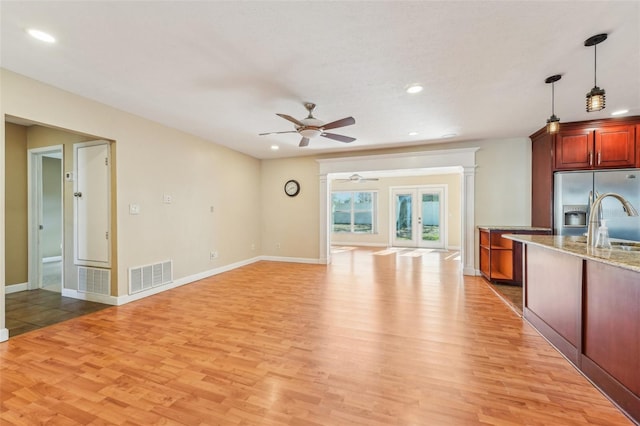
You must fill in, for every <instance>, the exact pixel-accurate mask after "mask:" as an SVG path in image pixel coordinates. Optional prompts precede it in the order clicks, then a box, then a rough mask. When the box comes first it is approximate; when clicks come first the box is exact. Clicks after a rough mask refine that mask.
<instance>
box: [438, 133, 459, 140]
mask: <svg viewBox="0 0 640 426" xmlns="http://www.w3.org/2000/svg"><path fill="white" fill-rule="evenodd" d="M456 136H458V134H457V133H445V134H444V135H442V136H440V137H441V138H442V139H448V138H455V137H456Z"/></svg>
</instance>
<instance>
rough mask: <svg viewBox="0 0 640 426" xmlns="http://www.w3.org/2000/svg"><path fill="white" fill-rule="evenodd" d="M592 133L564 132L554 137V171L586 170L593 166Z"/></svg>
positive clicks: (581, 130) (588, 131)
mask: <svg viewBox="0 0 640 426" xmlns="http://www.w3.org/2000/svg"><path fill="white" fill-rule="evenodd" d="M593 136H594V135H593V131H592V130H588V129H578V130H566V131H563V132H560V133H558V135H557V136H556V164H555V169H556V170H566V169H573V170H576V169H588V168H591V166H592V164H593Z"/></svg>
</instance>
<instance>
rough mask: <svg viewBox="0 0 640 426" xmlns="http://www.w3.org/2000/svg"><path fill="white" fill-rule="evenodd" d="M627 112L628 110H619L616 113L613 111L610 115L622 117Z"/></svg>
mask: <svg viewBox="0 0 640 426" xmlns="http://www.w3.org/2000/svg"><path fill="white" fill-rule="evenodd" d="M628 112H629V110H628V109H619V110H618V111H613V112H612V113H611V115H622V114H626V113H628Z"/></svg>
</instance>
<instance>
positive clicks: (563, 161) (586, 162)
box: [555, 125, 636, 170]
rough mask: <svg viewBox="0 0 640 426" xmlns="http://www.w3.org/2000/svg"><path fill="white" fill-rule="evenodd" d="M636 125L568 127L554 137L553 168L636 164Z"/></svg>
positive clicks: (564, 168)
mask: <svg viewBox="0 0 640 426" xmlns="http://www.w3.org/2000/svg"><path fill="white" fill-rule="evenodd" d="M635 127H636V126H633V125H620V126H606V125H603V126H601V127H600V128H595V129H594V128H593V127H586V128H569V129H567V130H563V131H561V132H560V133H558V135H557V136H556V146H555V154H556V155H555V157H556V158H555V169H556V170H583V169H601V168H602V169H606V168H621V167H636V128H635Z"/></svg>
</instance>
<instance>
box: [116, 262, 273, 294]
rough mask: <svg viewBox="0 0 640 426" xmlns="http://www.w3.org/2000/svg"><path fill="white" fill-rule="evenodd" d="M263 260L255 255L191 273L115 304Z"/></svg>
mask: <svg viewBox="0 0 640 426" xmlns="http://www.w3.org/2000/svg"><path fill="white" fill-rule="evenodd" d="M260 260H262V259H261V257H254V258H251V259H247V260H243V261H240V262H236V263H231V264H229V265H225V266H221V267H220V268H215V269H210V270H208V271H204V272H199V273H197V274H193V275H189V276H187V277H183V278H179V279H177V280H173V281H172V282H170V283H167V284H165V285H161V286H158V287H154V288H150V289H149V290H144V291H140V292H138V293H135V294H127V295H125V296H119V297H116V298H115V299H116V303H114V304H115V305H124V304H127V303H131V302H135V301H136V300H140V299H144V298H145V297H149V296H153V295H154V294H158V293H162V292H164V291H168V290H171V289H174V288H176V287H181V286H183V285H185V284H190V283H192V282H195V281H198V280H202V279H205V278H209V277H212V276H214V275H218V274H221V273H223V272H227V271H231V270H233V269H237V268H240V267H242V266H246V265H250V264H252V263H255V262H258V261H260Z"/></svg>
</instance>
